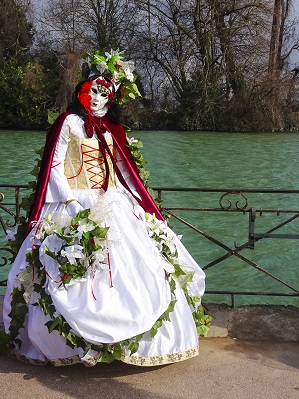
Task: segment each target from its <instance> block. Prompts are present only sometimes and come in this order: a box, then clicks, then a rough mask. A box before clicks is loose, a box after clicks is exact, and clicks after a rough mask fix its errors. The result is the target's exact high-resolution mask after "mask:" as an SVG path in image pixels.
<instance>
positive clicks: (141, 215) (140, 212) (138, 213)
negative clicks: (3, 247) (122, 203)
mask: <svg viewBox="0 0 299 399" xmlns="http://www.w3.org/2000/svg"><path fill="white" fill-rule="evenodd" d="M133 212H134V215H135V216H136V217H137V218H138V219H140V220H143V221H144V222H145V212H144V209H143V208H142V207H141V206H140V205H139V204H138V205H135V206H134V211H133Z"/></svg>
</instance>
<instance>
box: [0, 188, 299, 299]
mask: <svg viewBox="0 0 299 399" xmlns="http://www.w3.org/2000/svg"><path fill="white" fill-rule="evenodd" d="M27 188H28V186H27V185H9V184H6V185H3V184H2V185H0V190H1V191H0V224H1V227H2V235H1V236H0V237H1V244H0V256H1V259H2V261H0V268H1V267H4V266H9V259H8V257H7V255H8V254H11V250H10V249H9V248H8V247H6V246H5V239H4V237H5V236H6V235H7V231H8V230H10V229H13V228H14V227H15V226H16V224H17V223H18V220H19V218H20V202H21V196H22V195H21V194H22V192H23V191H24V190H25V189H27ZM4 190H5V193H4ZM154 190H155V191H157V193H158V197H159V199H160V200H163V201H162V204H163V205H162V210H163V212H165V213H166V214H169V215H171V216H172V218H173V219H175V220H177V221H179V222H180V223H183V224H184V225H185V226H187V227H188V228H189V229H191V230H192V231H193V232H194V233H196V234H198V235H199V236H201V237H205V239H207V240H209V241H210V242H211V243H213V244H214V245H216V247H218V248H222V250H224V251H225V254H224V255H221V256H216V257H215V259H213V260H212V261H209V262H208V263H207V264H206V265H204V266H202V268H203V270H207V269H210V268H212V267H214V266H215V265H217V264H219V263H220V262H223V261H224V260H226V259H229V258H231V257H235V258H238V259H240V260H241V261H242V262H245V263H246V264H248V265H249V266H251V267H252V268H254V269H256V270H258V271H259V272H261V273H263V274H264V275H267V276H268V277H269V278H271V279H273V280H275V281H276V282H278V283H279V284H280V285H281V286H283V287H285V288H287V289H288V292H257V291H250V290H249V291H248V290H246V291H236V290H208V291H206V293H207V294H214V295H229V296H230V298H231V304H232V306H234V304H235V297H236V296H240V295H246V296H251V295H259V296H272V297H299V287H298V281H297V282H294V283H292V284H290V283H287V282H286V281H284V280H283V279H281V278H279V277H277V276H275V275H274V274H273V273H271V272H269V271H267V270H266V269H265V268H264V267H262V266H261V265H260V264H258V263H257V262H255V261H253V260H251V259H250V258H249V257H248V256H245V255H244V252H243V253H241V252H242V251H243V250H244V249H251V250H253V249H254V248H255V244H256V243H257V242H259V241H260V240H262V239H268V238H280V239H284V238H288V239H298V238H299V234H293V233H277V230H279V229H281V228H282V227H285V226H287V225H289V224H290V223H291V222H292V221H294V220H295V219H297V218H299V209H296V208H294V207H287V208H283V207H279V208H278V207H263V208H256V207H252V206H250V204H249V199H248V194H249V193H255V194H266V195H271V196H273V195H274V196H277V195H279V194H283V195H287V196H289V195H295V196H296V198H298V201H295V203H296V202H297V203H299V190H280V189H244V188H233V189H231V188H215V189H214V188H170V187H154ZM170 192H172V193H179V195H180V196H182V195H183V194H184V193H190V192H192V193H207V194H208V197H210V196H211V195H216V196H217V202H216V204H215V203H214V204H213V205H214V206H180V205H179V206H170V205H165V201H164V196H165V194H166V193H170ZM180 201H181V200H180ZM293 208H294V209H293ZM180 211H187V212H188V213H191V212H221V213H223V212H225V213H226V214H229V213H234V214H243V215H246V214H248V239H247V240H245V242H244V243H242V244H241V245H236V243H235V244H234V246H233V247H231V246H229V245H227V244H225V243H224V242H223V241H222V240H219V239H218V238H216V237H215V236H213V235H211V234H210V233H208V232H206V231H204V229H200V228H199V227H198V226H195V225H193V224H192V223H190V222H189V221H187V220H186V218H184V217H182V216H180V215H179V212H180ZM264 214H270V215H285V220H283V221H280V222H278V223H275V225H274V226H271V228H268V229H266V231H264V232H263V233H260V232H257V231H256V218H257V216H258V215H260V216H261V215H264ZM0 270H1V269H0ZM5 283H6V281H5V279H2V281H1V278H0V286H1V285H2V286H4V285H5Z"/></svg>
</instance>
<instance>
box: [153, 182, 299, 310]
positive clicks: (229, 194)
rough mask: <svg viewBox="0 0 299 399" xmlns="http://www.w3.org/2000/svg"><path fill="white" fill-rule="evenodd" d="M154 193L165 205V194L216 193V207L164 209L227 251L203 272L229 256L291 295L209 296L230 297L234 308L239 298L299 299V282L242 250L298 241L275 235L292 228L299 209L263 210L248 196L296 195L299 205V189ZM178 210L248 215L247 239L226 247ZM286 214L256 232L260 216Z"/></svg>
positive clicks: (216, 292) (163, 189)
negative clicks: (289, 280)
mask: <svg viewBox="0 0 299 399" xmlns="http://www.w3.org/2000/svg"><path fill="white" fill-rule="evenodd" d="M154 190H156V191H157V192H158V198H159V201H161V202H162V204H164V201H163V195H162V194H164V195H165V193H167V192H168V193H169V192H172V193H174V192H179V193H180V194H181V193H183V192H184V193H188V192H189V193H208V194H209V195H210V194H212V193H214V194H216V195H218V199H217V202H216V204H214V205H217V206H205V207H200V206H195V207H194V206H189V207H186V206H168V205H162V210H163V212H164V213H166V214H169V215H171V217H172V218H174V219H176V220H178V221H179V222H181V223H183V224H184V225H185V226H187V227H188V228H190V229H192V230H193V231H194V232H196V233H197V234H199V235H200V236H202V237H205V238H206V239H207V240H209V241H210V242H212V243H213V244H215V245H216V246H217V247H220V248H222V249H223V250H224V251H225V254H224V255H221V256H218V257H216V258H215V259H213V260H212V261H210V262H208V263H207V264H206V265H204V266H202V269H203V270H207V269H210V268H212V267H214V266H215V265H217V264H219V263H220V262H223V261H224V260H226V259H228V258H230V257H236V258H238V259H240V260H241V261H243V262H245V263H246V264H248V265H250V266H251V267H253V268H254V269H256V270H258V271H259V272H261V273H263V274H264V275H267V276H268V277H269V278H271V279H273V280H275V281H276V282H278V283H279V284H280V285H281V286H284V287H286V288H287V289H288V290H289V291H288V292H260V291H259V292H257V291H232V290H207V291H206V294H214V295H229V296H230V299H231V305H232V306H234V305H235V297H236V296H240V295H242V296H251V295H257V296H268V297H269V296H270V297H289V298H290V297H299V279H298V281H294V282H293V283H292V284H289V283H287V282H286V281H284V280H283V279H281V278H279V277H277V276H275V275H274V274H272V273H270V272H269V271H267V270H266V269H265V268H264V267H262V266H261V265H259V264H258V263H256V262H254V261H253V260H251V259H250V258H249V257H248V256H245V255H243V253H241V251H243V250H244V249H250V250H253V249H254V248H255V244H256V243H257V242H258V241H260V240H262V239H268V238H279V239H298V238H299V234H293V233H278V234H277V233H276V231H277V230H279V229H281V228H282V227H285V226H287V225H289V224H290V223H291V222H292V221H294V220H296V219H298V218H299V209H296V208H294V209H293V208H292V209H290V208H286V209H283V207H280V208H278V207H275V208H272V207H263V208H256V207H251V206H250V204H249V199H248V194H249V193H254V194H266V195H268V196H269V195H270V196H273V195H275V196H277V195H278V194H283V195H287V196H290V195H295V196H296V198H297V201H296V200H295V203H296V202H297V203H298V204H299V190H282V189H245V188H170V187H155V188H154ZM178 211H188V212H221V213H223V212H225V213H238V214H243V215H246V214H248V238H247V240H245V242H244V243H243V244H242V245H236V243H234V247H230V246H228V245H226V244H225V243H224V242H223V241H221V240H219V239H217V238H216V237H214V236H212V235H211V234H209V233H207V232H205V231H203V230H202V229H200V228H199V227H197V226H195V225H193V224H192V223H190V222H188V221H187V220H186V218H183V217H181V216H180V215H178ZM265 214H269V215H276V216H279V215H282V214H283V215H285V218H286V219H285V220H284V221H282V222H278V223H275V225H274V226H271V228H268V229H266V230H265V231H264V232H262V233H260V232H257V231H256V218H257V215H260V216H262V215H265Z"/></svg>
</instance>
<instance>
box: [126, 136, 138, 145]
mask: <svg viewBox="0 0 299 399" xmlns="http://www.w3.org/2000/svg"><path fill="white" fill-rule="evenodd" d="M127 140H128V143H129V144H132V143H138V141H139V140H137V139H135V138H134V137H131V138H129V137H127Z"/></svg>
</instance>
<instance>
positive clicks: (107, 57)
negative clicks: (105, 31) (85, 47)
mask: <svg viewBox="0 0 299 399" xmlns="http://www.w3.org/2000/svg"><path fill="white" fill-rule="evenodd" d="M123 53H124V51H119V48H118V49H117V50H113V49H111V50H110V53H108V51H106V52H105V56H106V59H107V61H109V60H110V58H112V57H113V56H114V55H122V54H123Z"/></svg>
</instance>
